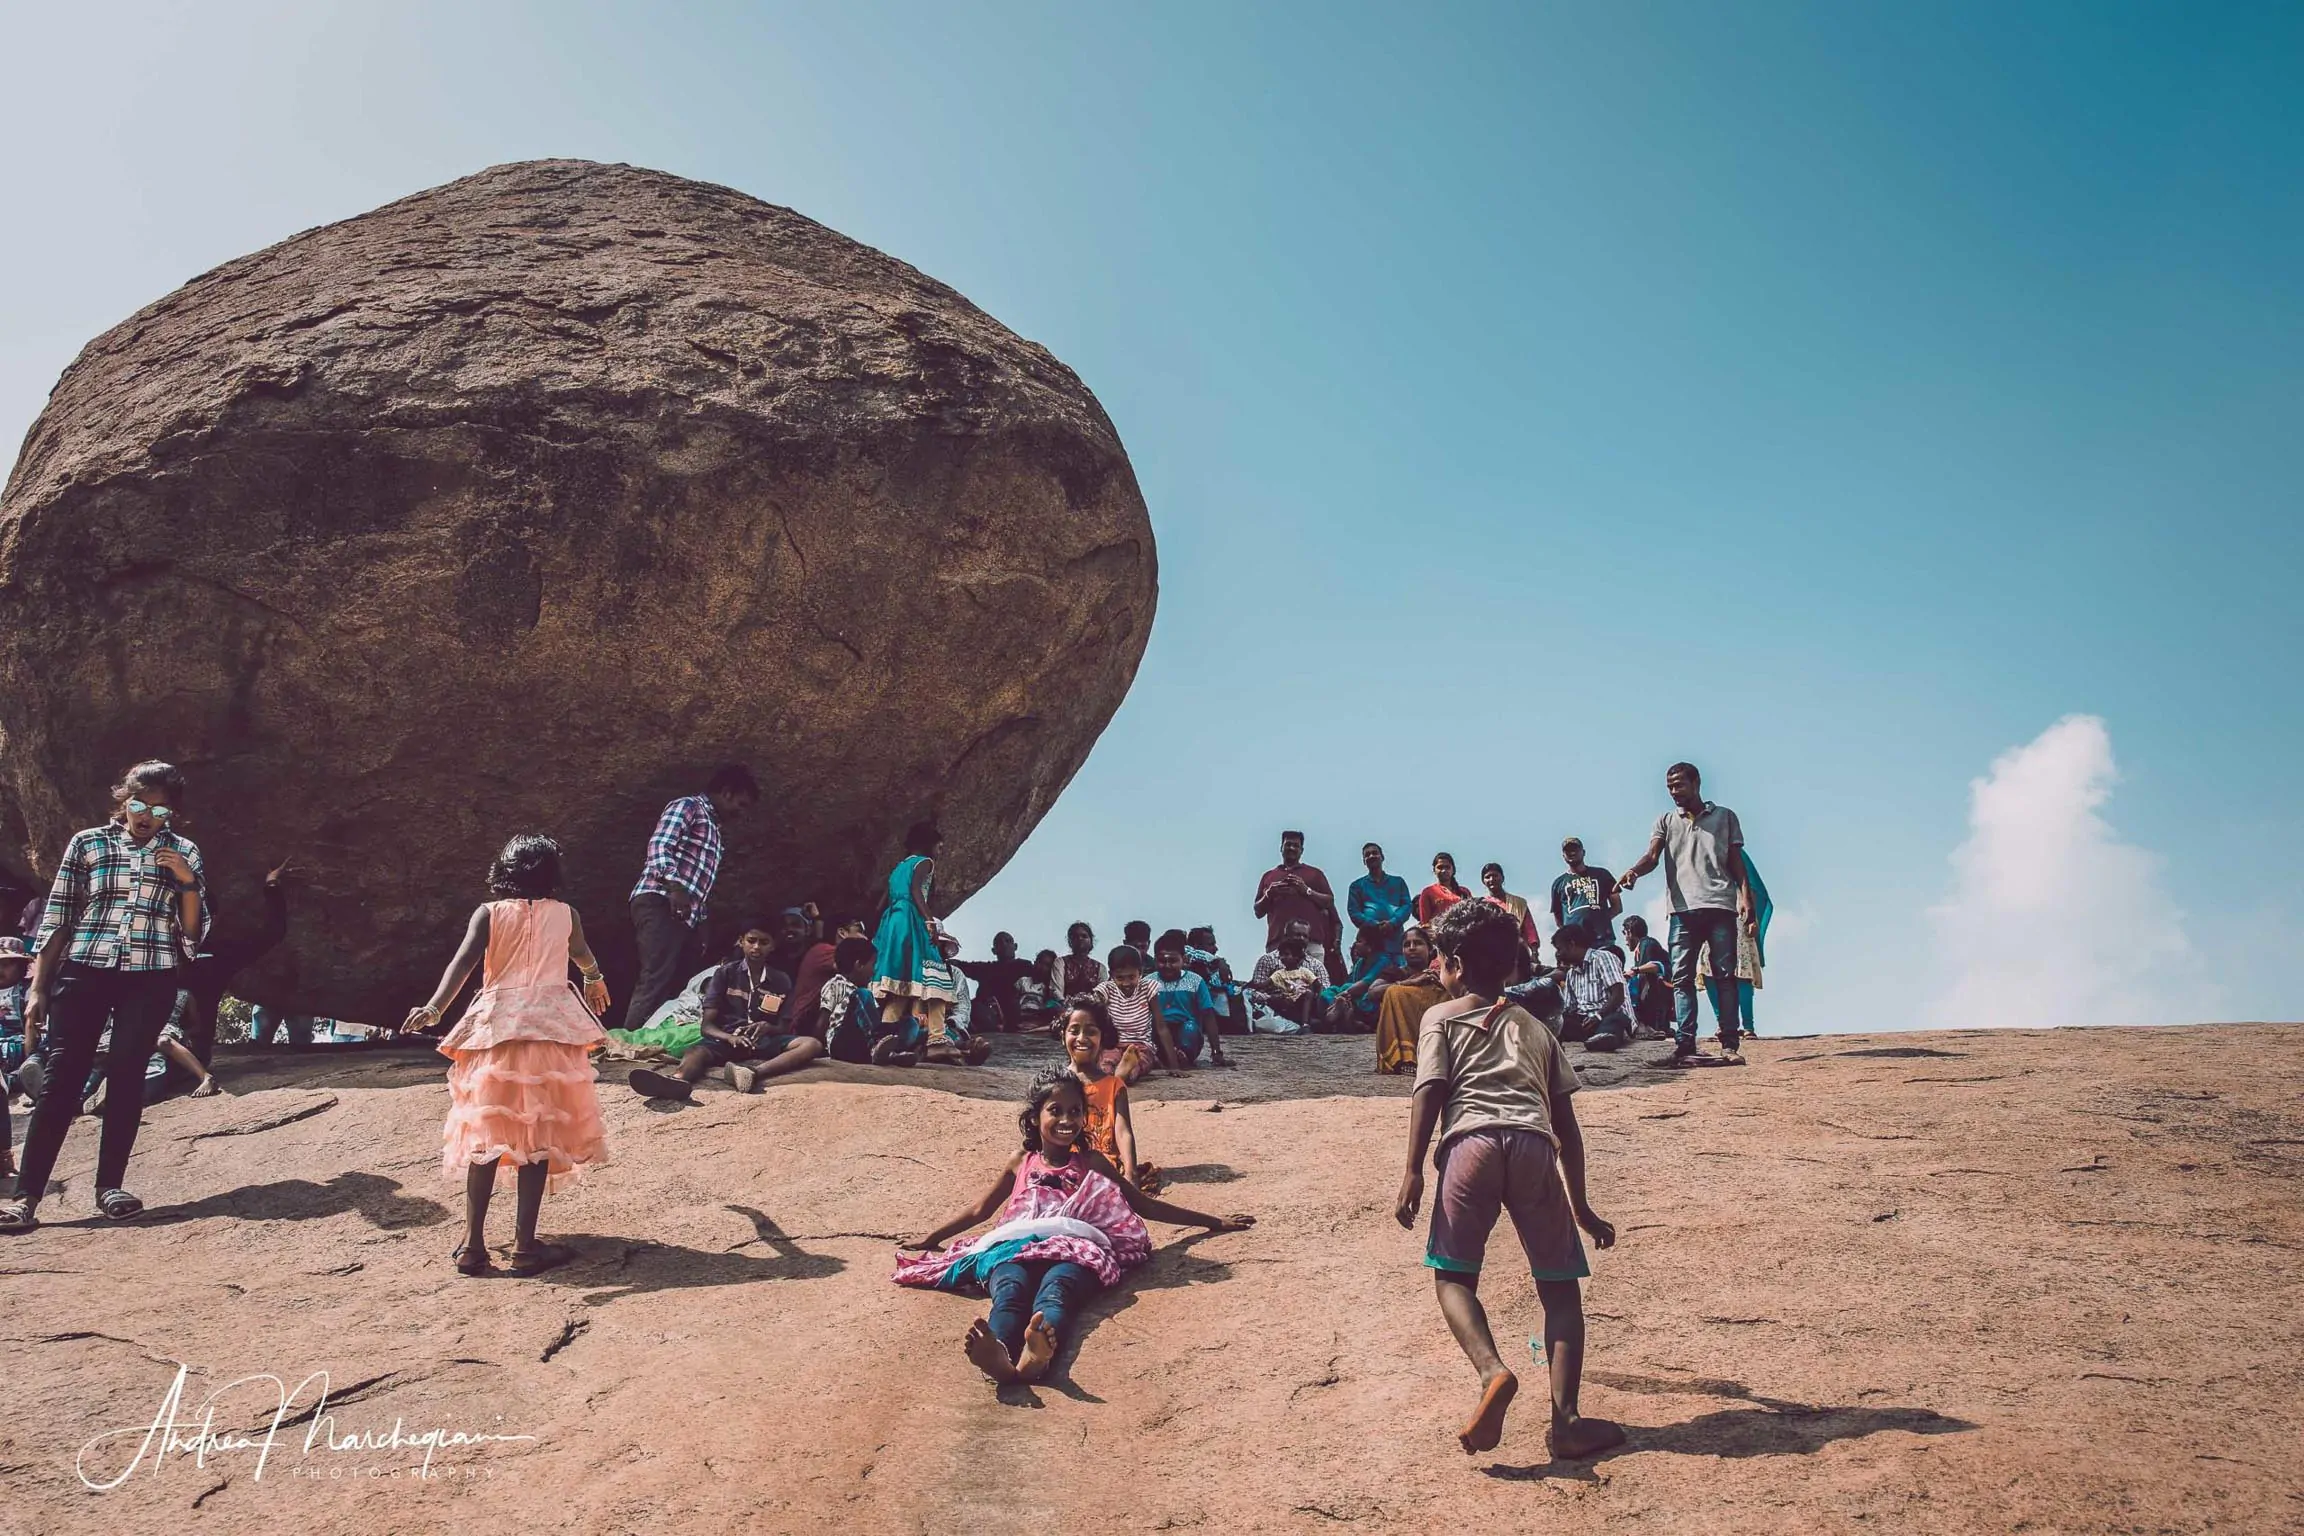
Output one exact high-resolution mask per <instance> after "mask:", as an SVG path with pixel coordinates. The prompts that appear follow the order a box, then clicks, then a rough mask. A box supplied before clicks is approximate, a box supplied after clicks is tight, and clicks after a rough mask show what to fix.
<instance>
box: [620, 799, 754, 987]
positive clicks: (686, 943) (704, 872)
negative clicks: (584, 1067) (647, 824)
mask: <svg viewBox="0 0 2304 1536" xmlns="http://www.w3.org/2000/svg"><path fill="white" fill-rule="evenodd" d="M759 801H760V785H759V782H758V781H757V780H755V779H754V778H753V777H752V771H751V770H750V769H748V768H746V767H745V766H744V765H743V764H741V763H730V764H729V765H728V766H727V767H725V768H722V769H721V770H720V771H719V772H717V773H715V774H713V775H712V779H711V782H710V783H708V784H706V785H705V786H704V793H702V794H701V795H685V796H683V797H681V798H680V799H678V800H675V801H673V802H672V803H671V804H670V805H667V806H666V807H664V814H663V815H661V816H659V817H658V818H657V819H656V831H655V832H654V834H653V835H651V836H650V837H649V839H648V858H647V862H646V863H645V864H643V865H642V866H641V870H640V881H639V883H638V884H637V885H635V886H633V887H632V934H633V937H634V938H635V939H636V940H637V941H638V943H639V948H640V973H639V975H638V977H637V978H636V979H635V980H634V981H633V983H632V1000H631V1002H630V1003H629V1004H628V1005H627V1006H626V1007H625V1009H624V1027H625V1028H626V1029H640V1028H642V1027H644V1026H645V1025H646V1024H647V1022H648V1019H649V1016H650V1015H651V1014H653V1013H655V1011H656V1010H657V1009H659V1008H661V1007H663V1006H664V1004H665V1003H666V1002H668V1001H669V1000H670V999H671V998H672V997H674V996H675V995H677V994H678V992H679V991H680V987H681V984H682V983H683V982H685V981H687V979H688V974H689V972H690V971H691V970H693V969H694V968H695V967H696V964H697V954H696V951H697V945H698V940H699V939H700V937H701V935H702V931H703V927H704V917H705V911H706V908H707V907H708V906H709V905H710V904H711V900H712V886H713V884H714V882H715V881H717V880H718V879H719V878H720V852H721V844H720V823H721V822H723V821H728V820H733V819H734V818H736V817H738V816H741V815H742V814H743V813H744V812H745V811H746V810H748V809H750V808H751V807H752V806H754V805H757V804H758V803H759Z"/></svg>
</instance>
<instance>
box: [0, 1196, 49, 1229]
mask: <svg viewBox="0 0 2304 1536" xmlns="http://www.w3.org/2000/svg"><path fill="white" fill-rule="evenodd" d="M38 1225H40V1218H39V1217H37V1216H35V1215H33V1214H32V1202H31V1201H29V1200H25V1199H22V1198H18V1199H15V1200H11V1201H9V1202H8V1203H7V1204H6V1205H0V1232H29V1231H31V1230H32V1229H33V1228H34V1227H36V1226H38Z"/></svg>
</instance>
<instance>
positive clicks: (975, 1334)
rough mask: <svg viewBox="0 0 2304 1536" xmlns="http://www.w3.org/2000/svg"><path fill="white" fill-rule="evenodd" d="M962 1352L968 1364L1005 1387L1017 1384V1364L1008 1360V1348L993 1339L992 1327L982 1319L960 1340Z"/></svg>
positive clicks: (972, 1325) (972, 1324)
mask: <svg viewBox="0 0 2304 1536" xmlns="http://www.w3.org/2000/svg"><path fill="white" fill-rule="evenodd" d="M960 1352H961V1353H962V1354H964V1355H966V1356H967V1357H968V1363H969V1364H970V1365H973V1366H974V1367H976V1369H978V1370H980V1371H982V1372H983V1373H984V1374H985V1375H987V1376H989V1377H991V1378H992V1380H993V1381H994V1382H996V1383H997V1384H999V1385H1000V1386H1003V1387H1008V1386H1014V1385H1015V1383H1016V1362H1015V1361H1013V1360H1010V1359H1009V1358H1008V1346H1007V1345H1005V1344H1002V1343H1001V1342H1000V1341H999V1340H998V1339H996V1338H994V1337H992V1325H991V1324H990V1323H987V1322H986V1321H984V1319H982V1318H978V1319H976V1321H974V1322H972V1323H970V1324H969V1325H968V1332H967V1334H966V1335H965V1336H964V1337H963V1338H962V1339H961V1340H960Z"/></svg>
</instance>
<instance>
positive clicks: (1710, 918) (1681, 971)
mask: <svg viewBox="0 0 2304 1536" xmlns="http://www.w3.org/2000/svg"><path fill="white" fill-rule="evenodd" d="M1741 926H1742V925H1741V924H1739V923H1738V922H1737V920H1736V914H1735V913H1734V912H1732V911H1728V910H1725V909H1723V908H1720V907H1694V908H1691V909H1690V910H1688V911H1686V912H1675V913H1673V914H1672V965H1671V974H1672V1024H1673V1030H1674V1033H1676V1034H1677V1035H1678V1036H1679V1037H1680V1044H1679V1049H1681V1050H1683V1051H1693V1050H1694V1049H1696V951H1698V950H1700V949H1702V948H1704V947H1705V946H1706V945H1707V944H1709V945H1710V946H1711V949H1712V965H1711V970H1712V978H1713V980H1715V981H1718V982H1723V983H1725V985H1724V986H1723V987H1721V988H1720V989H1719V990H1720V994H1721V997H1722V999H1723V1001H1724V1002H1725V1004H1726V1006H1724V1007H1722V1008H1721V1009H1720V1010H1719V1011H1720V1045H1721V1047H1722V1049H1724V1050H1730V1051H1732V1050H1734V1049H1736V1042H1737V1040H1738V1038H1739V1037H1740V1036H1741V1035H1742V1033H1743V1031H1742V1029H1741V1027H1740V1024H1741V1020H1740V1018H1739V1016H1738V1015H1739V1013H1740V1010H1739V1009H1738V1008H1737V1006H1736V1002H1737V999H1736V983H1735V980H1734V977H1735V975H1736V939H1737V933H1738V929H1739V928H1740V927H1741Z"/></svg>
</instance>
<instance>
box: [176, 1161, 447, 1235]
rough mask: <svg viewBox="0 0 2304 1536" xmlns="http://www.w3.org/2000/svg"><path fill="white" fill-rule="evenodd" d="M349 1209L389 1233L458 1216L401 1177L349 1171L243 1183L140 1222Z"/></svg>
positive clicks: (306, 1215) (274, 1217)
mask: <svg viewBox="0 0 2304 1536" xmlns="http://www.w3.org/2000/svg"><path fill="white" fill-rule="evenodd" d="M347 1211H354V1212H357V1213H359V1215H360V1216H361V1217H363V1218H364V1219H365V1220H366V1221H367V1222H368V1224H369V1225H370V1226H373V1227H378V1228H380V1229H382V1230H384V1231H387V1232H390V1231H393V1230H396V1229H398V1228H401V1227H429V1226H433V1225H436V1224H438V1223H440V1222H443V1221H446V1220H448V1219H449V1218H450V1217H451V1216H452V1215H453V1214H454V1213H453V1212H452V1211H450V1210H449V1209H448V1207H446V1206H444V1205H442V1204H441V1203H440V1202H439V1201H437V1200H427V1199H425V1198H424V1197H423V1196H422V1195H411V1194H408V1193H406V1192H405V1191H403V1190H402V1189H401V1187H400V1182H399V1180H397V1179H388V1178H385V1177H384V1176H383V1175H381V1174H375V1173H355V1172H345V1173H340V1174H338V1175H336V1177H334V1178H332V1179H330V1180H329V1181H328V1182H327V1183H325V1184H315V1183H313V1182H312V1181H311V1180H310V1179H282V1180H280V1181H278V1182H277V1183H273V1184H247V1185H243V1186H242V1187H240V1188H239V1189H233V1190H226V1191H225V1192H223V1193H222V1194H215V1195H209V1196H207V1197H206V1198H204V1199H200V1200H195V1201H192V1202H191V1203H190V1204H188V1205H171V1206H165V1207H163V1208H161V1209H159V1210H156V1211H152V1212H149V1213H147V1214H146V1215H145V1217H144V1219H143V1220H142V1221H141V1222H139V1223H138V1225H139V1226H147V1227H173V1226H177V1225H179V1224H181V1223H183V1222H187V1221H200V1220H204V1219H205V1218H207V1217H210V1216H231V1217H236V1218H238V1219H239V1220H242V1221H314V1220H318V1219H319V1218H321V1217H325V1216H340V1215H343V1214H344V1213H345V1212H347Z"/></svg>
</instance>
